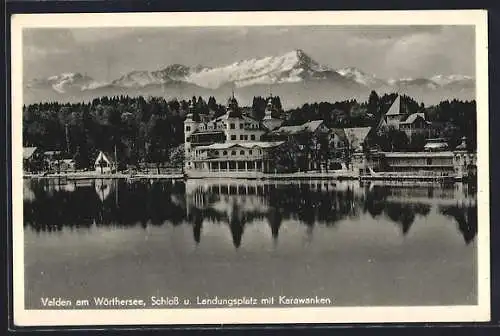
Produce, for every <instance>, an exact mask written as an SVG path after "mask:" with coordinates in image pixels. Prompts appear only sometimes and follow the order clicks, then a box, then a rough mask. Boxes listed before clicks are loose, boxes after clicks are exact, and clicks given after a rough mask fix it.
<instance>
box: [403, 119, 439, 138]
mask: <svg viewBox="0 0 500 336" xmlns="http://www.w3.org/2000/svg"><path fill="white" fill-rule="evenodd" d="M399 130H401V131H403V132H405V133H406V135H407V136H408V137H409V138H411V137H412V136H413V135H414V134H421V135H424V136H426V137H430V136H431V132H432V123H431V122H429V121H427V120H426V119H425V114H424V113H413V114H410V115H409V116H408V118H406V119H405V120H404V121H401V122H400V123H399Z"/></svg>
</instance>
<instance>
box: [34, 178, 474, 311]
mask: <svg viewBox="0 0 500 336" xmlns="http://www.w3.org/2000/svg"><path fill="white" fill-rule="evenodd" d="M476 233H477V205H476V194H475V191H474V188H472V187H470V186H466V185H461V184H455V185H451V186H440V185H420V186H412V187H410V186H403V185H396V186H387V185H383V184H374V183H366V184H361V183H360V182H358V181H356V182H353V181H349V182H338V181H300V182H294V181H281V182H276V183H275V182H262V181H245V180H226V181H223V180H220V181H217V180H214V181H208V180H205V181H202V180H189V181H187V182H184V181H176V182H173V181H150V180H145V181H136V182H130V181H125V180H89V181H87V182H85V181H83V182H82V181H80V182H78V183H75V182H71V181H68V182H66V181H59V182H58V181H57V180H39V181H36V180H25V181H24V237H25V241H24V244H25V304H26V308H27V309H37V308H44V307H46V306H44V304H43V303H42V299H47V298H48V299H50V298H61V299H68V300H70V302H71V306H69V307H68V308H75V307H76V306H75V302H76V300H79V299H81V300H83V299H88V300H89V302H90V305H89V306H88V307H86V308H99V309H103V308H116V306H112V305H106V306H102V305H101V306H96V305H95V301H94V298H96V297H104V298H108V299H109V300H111V299H113V298H115V297H117V298H120V299H133V298H137V299H142V300H144V305H145V306H144V307H146V308H165V306H160V307H159V306H155V305H154V303H155V302H156V301H154V300H152V299H151V297H152V296H154V297H155V298H160V297H163V298H164V299H165V301H168V302H170V303H171V302H172V300H175V297H177V300H179V301H180V302H182V303H183V304H184V303H185V306H189V307H199V308H206V307H207V304H208V306H223V307H226V306H227V304H228V302H229V301H227V302H226V301H224V302H221V301H217V300H222V299H232V298H240V299H241V298H243V297H245V298H250V299H254V300H256V301H254V302H253V304H255V302H257V305H276V306H279V305H282V304H284V303H283V302H280V300H279V296H283V297H286V298H309V297H314V298H316V297H317V298H320V299H323V302H322V304H325V302H326V304H330V305H333V306H373V305H376V306H402V305H405V306H407V305H474V304H476V303H477V284H476V280H477V248H476ZM263 298H269V299H271V298H272V301H271V300H269V301H261V300H262V299H263ZM207 299H211V300H212V301H207ZM327 299H328V300H329V301H328V300H327ZM169 300H170V301H169ZM184 300H189V302H188V301H184ZM203 300H205V301H204V302H205V304H204V305H202V304H200V302H203ZM325 300H326V301H325ZM240 302H243V301H240ZM316 303H317V302H316ZM83 304H85V302H84V303H83ZM244 304H245V303H244ZM302 304H304V305H307V304H310V302H306V301H302ZM120 307H121V306H120ZM177 307H178V306H177ZM80 308H81V307H80ZM127 308H129V307H128V306H127ZM130 308H134V307H130ZM135 308H137V307H135Z"/></svg>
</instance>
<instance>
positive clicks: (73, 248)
mask: <svg viewBox="0 0 500 336" xmlns="http://www.w3.org/2000/svg"><path fill="white" fill-rule="evenodd" d="M11 23H12V29H11V31H12V35H11V44H12V55H11V61H12V64H11V68H12V83H11V84H12V109H11V120H12V125H11V127H12V201H13V222H12V227H13V242H12V243H13V292H14V298H13V300H14V301H13V306H14V315H13V316H14V323H15V325H16V326H42V327H43V326H86V325H160V324H161V325H184V324H191V325H221V324H223V325H227V324H256V323H258V324H276V323H280V324H282V323H285V324H288V323H293V324H302V323H331V324H335V323H380V322H479V321H488V320H489V319H490V287H489V286H490V261H489V260H490V256H489V246H490V240H489V225H490V224H489V171H488V167H489V158H488V156H489V149H488V138H489V137H488V67H487V66H488V56H487V55H488V53H487V48H488V46H487V41H488V38H487V13H486V11H480V10H474V11H464V10H450V11H391V12H384V11H351V12H350V11H345V12H340V11H339V12H335V11H316V12H211V13H208V12H207V13H115V14H111V13H107V14H104V13H94V14H91V13H79V14H19V15H14V16H13V17H12V21H11Z"/></svg>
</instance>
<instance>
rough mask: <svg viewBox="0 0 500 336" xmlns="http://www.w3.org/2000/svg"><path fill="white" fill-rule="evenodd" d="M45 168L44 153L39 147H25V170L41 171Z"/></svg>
mask: <svg viewBox="0 0 500 336" xmlns="http://www.w3.org/2000/svg"><path fill="white" fill-rule="evenodd" d="M43 168H44V165H43V154H42V152H41V151H40V149H39V148H38V147H23V170H24V171H26V172H39V171H42V170H43Z"/></svg>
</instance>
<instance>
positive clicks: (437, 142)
mask: <svg viewBox="0 0 500 336" xmlns="http://www.w3.org/2000/svg"><path fill="white" fill-rule="evenodd" d="M448 149H449V146H448V141H446V139H444V138H435V139H427V143H426V144H425V145H424V151H425V152H439V151H446V150H448Z"/></svg>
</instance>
